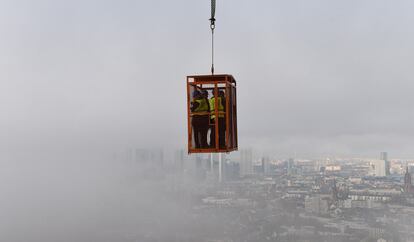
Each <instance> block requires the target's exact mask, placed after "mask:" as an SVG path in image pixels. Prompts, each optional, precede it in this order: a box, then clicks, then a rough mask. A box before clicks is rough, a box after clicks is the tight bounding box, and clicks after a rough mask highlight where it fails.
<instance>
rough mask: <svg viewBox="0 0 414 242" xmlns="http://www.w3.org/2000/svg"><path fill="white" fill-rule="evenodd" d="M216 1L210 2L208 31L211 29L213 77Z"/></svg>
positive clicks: (212, 67) (212, 72)
mask: <svg viewBox="0 0 414 242" xmlns="http://www.w3.org/2000/svg"><path fill="white" fill-rule="evenodd" d="M215 15H216V0H211V18H210V19H209V20H210V29H211V75H212V76H213V75H214V29H215V28H216V19H215Z"/></svg>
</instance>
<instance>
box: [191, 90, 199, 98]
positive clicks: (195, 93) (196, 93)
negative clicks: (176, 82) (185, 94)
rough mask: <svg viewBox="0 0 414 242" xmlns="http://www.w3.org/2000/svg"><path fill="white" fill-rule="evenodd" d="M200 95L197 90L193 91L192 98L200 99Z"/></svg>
mask: <svg viewBox="0 0 414 242" xmlns="http://www.w3.org/2000/svg"><path fill="white" fill-rule="evenodd" d="M200 95H201V93H200V92H199V91H198V90H194V92H193V98H198V97H200Z"/></svg>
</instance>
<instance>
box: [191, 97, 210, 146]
mask: <svg viewBox="0 0 414 242" xmlns="http://www.w3.org/2000/svg"><path fill="white" fill-rule="evenodd" d="M193 98H194V101H193V102H192V103H191V116H192V119H191V125H192V126H193V131H194V143H195V147H196V149H200V148H208V144H207V132H208V128H209V103H208V99H207V97H205V94H203V93H201V92H200V91H198V90H196V91H194V92H193Z"/></svg>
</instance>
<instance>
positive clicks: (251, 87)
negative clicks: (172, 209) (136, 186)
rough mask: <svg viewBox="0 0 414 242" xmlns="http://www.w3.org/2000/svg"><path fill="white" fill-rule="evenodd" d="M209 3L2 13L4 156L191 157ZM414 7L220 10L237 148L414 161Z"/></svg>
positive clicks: (79, 4)
mask: <svg viewBox="0 0 414 242" xmlns="http://www.w3.org/2000/svg"><path fill="white" fill-rule="evenodd" d="M209 4H210V3H209V1H203V2H202V1H189V0H187V1H159V0H157V1H91V0H86V1H51V0H43V1H28V0H26V1H24V0H21V1H20V0H17V1H16V0H13V1H9V0H3V1H1V2H0V36H1V38H0V53H1V54H0V112H1V113H2V116H1V118H0V133H2V135H1V137H0V146H1V148H0V150H1V151H2V154H3V155H6V156H9V155H13V154H15V153H18V152H21V150H25V151H37V150H48V149H66V150H98V151H99V150H107V149H113V150H116V149H119V148H124V147H126V146H129V147H140V146H163V147H166V146H173V147H184V146H185V142H186V116H185V115H186V110H185V107H186V106H185V102H186V100H185V98H186V96H185V90H186V89H185V76H186V75H190V74H208V71H209V67H210V33H209V26H208V25H209V22H208V18H209ZM413 10H414V3H413V2H412V1H378V0H375V1H374V0H372V1H328V0H326V1H270V0H268V1H258V2H252V1H247V0H241V1H218V2H217V16H216V17H217V29H216V72H217V73H230V74H233V75H234V76H235V77H236V79H237V81H238V87H239V92H238V101H239V103H238V111H239V112H238V114H239V117H238V118H239V137H240V146H241V147H250V146H251V147H258V146H259V145H262V146H264V149H267V150H273V152H275V153H292V152H294V151H297V152H310V153H347V154H361V153H369V154H377V153H379V152H380V151H383V150H386V151H389V152H390V153H391V154H393V155H395V156H410V155H411V156H414V152H413V151H412V150H411V149H410V148H411V147H412V146H413V145H414V141H413V139H412V137H413V135H414V128H413V125H412V120H413V118H414V113H413V109H412V104H411V103H412V102H413V101H414V97H413V96H412V90H413V87H414V84H413V82H412V80H413V77H414V70H413V68H412V67H411V65H412V59H413V57H414V48H413V44H412V43H414V30H413V28H412V25H413V23H414V16H413V14H412V13H413Z"/></svg>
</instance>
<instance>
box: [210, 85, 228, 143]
mask: <svg viewBox="0 0 414 242" xmlns="http://www.w3.org/2000/svg"><path fill="white" fill-rule="evenodd" d="M209 103H210V119H211V120H210V123H211V125H212V128H211V132H210V147H211V148H215V147H216V129H215V125H216V109H215V107H216V98H215V97H214V96H213V97H212V98H210V100H209ZM217 103H218V107H217V109H218V132H219V147H220V149H224V148H225V132H226V119H225V112H226V110H225V107H226V105H225V104H226V99H225V96H224V92H223V91H220V92H219V96H218V97H217Z"/></svg>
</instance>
